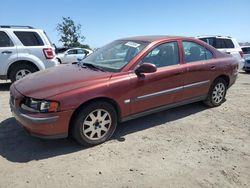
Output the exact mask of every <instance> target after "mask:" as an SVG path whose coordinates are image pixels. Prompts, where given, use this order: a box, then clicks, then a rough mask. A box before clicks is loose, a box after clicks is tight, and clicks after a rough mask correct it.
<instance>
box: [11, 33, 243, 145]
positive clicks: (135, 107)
mask: <svg viewBox="0 0 250 188" xmlns="http://www.w3.org/2000/svg"><path fill="white" fill-rule="evenodd" d="M237 68H238V62H237V61H236V60H235V59H234V58H233V57H232V56H230V55H226V54H223V53H221V52H219V51H217V50H216V49H214V48H213V47H211V46H209V45H207V44H206V43H204V42H202V41H200V40H197V39H194V38H188V37H170V36H145V37H133V38H126V39H121V40H116V41H114V42H112V43H110V44H108V45H106V46H104V47H103V48H101V49H99V50H97V51H96V52H94V53H93V54H92V55H90V56H88V57H87V58H85V59H84V60H82V62H79V63H73V64H67V65H62V66H59V67H55V68H51V69H48V70H45V71H41V72H38V73H34V74H31V75H29V76H27V77H25V78H23V79H21V80H19V81H17V82H15V83H14V84H13V85H12V86H11V90H10V106H11V110H12V112H13V115H14V116H15V118H16V120H17V122H19V123H20V124H21V125H22V126H23V127H24V128H26V129H27V130H28V131H29V132H30V133H31V134H32V135H35V136H38V137H42V138H62V137H67V136H68V135H69V134H72V135H73V137H74V138H75V139H76V140H77V141H78V142H79V143H81V144H83V145H87V146H91V145H96V144H100V143H102V142H104V141H106V140H107V139H109V138H110V137H111V136H112V134H113V133H114V131H115V129H116V125H117V123H118V122H124V121H127V120H131V119H134V118H137V117H141V116H144V115H147V114H151V113H154V112H158V111H161V110H165V109H169V108H172V107H176V106H180V105H184V104H187V103H192V102H196V101H204V102H205V103H206V104H207V105H208V106H210V107H214V106H219V105H220V104H222V103H223V102H224V98H225V95H226V91H227V89H228V88H229V87H230V86H231V85H232V84H233V83H234V82H235V80H236V77H237Z"/></svg>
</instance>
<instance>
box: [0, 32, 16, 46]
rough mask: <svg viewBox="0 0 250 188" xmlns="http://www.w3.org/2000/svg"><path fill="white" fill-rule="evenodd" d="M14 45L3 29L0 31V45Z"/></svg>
mask: <svg viewBox="0 0 250 188" xmlns="http://www.w3.org/2000/svg"><path fill="white" fill-rule="evenodd" d="M11 46H14V44H13V42H12V41H11V39H10V37H9V36H8V35H7V34H6V33H5V32H3V31H0V47H11Z"/></svg>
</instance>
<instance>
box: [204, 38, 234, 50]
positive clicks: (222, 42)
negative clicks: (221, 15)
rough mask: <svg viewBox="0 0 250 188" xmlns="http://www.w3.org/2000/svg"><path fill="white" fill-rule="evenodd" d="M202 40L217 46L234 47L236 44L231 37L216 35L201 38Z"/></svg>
mask: <svg viewBox="0 0 250 188" xmlns="http://www.w3.org/2000/svg"><path fill="white" fill-rule="evenodd" d="M200 40H202V41H204V42H206V43H208V44H209V45H211V46H213V47H215V48H218V49H220V48H234V44H233V42H232V40H231V39H221V38H215V37H208V38H200Z"/></svg>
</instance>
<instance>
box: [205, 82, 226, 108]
mask: <svg viewBox="0 0 250 188" xmlns="http://www.w3.org/2000/svg"><path fill="white" fill-rule="evenodd" d="M226 93H227V83H226V81H225V80H224V79H222V78H217V79H216V80H215V81H214V82H213V84H212V85H211V88H210V91H209V93H208V96H207V99H206V100H205V101H204V103H205V104H206V105H208V106H209V107H216V106H220V105H221V104H222V103H223V102H224V100H225V96H226Z"/></svg>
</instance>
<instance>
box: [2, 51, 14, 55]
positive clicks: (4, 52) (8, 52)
mask: <svg viewBox="0 0 250 188" xmlns="http://www.w3.org/2000/svg"><path fill="white" fill-rule="evenodd" d="M11 53H12V51H3V52H2V54H11Z"/></svg>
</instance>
